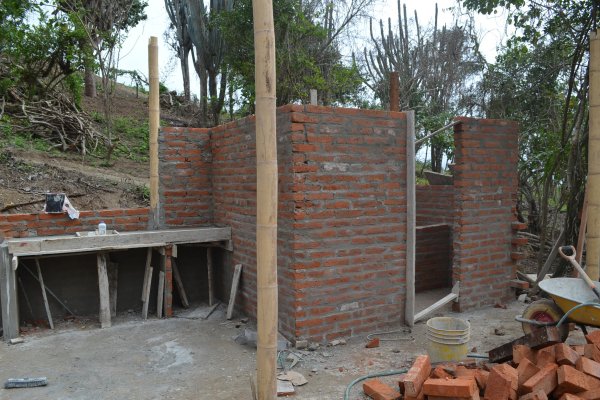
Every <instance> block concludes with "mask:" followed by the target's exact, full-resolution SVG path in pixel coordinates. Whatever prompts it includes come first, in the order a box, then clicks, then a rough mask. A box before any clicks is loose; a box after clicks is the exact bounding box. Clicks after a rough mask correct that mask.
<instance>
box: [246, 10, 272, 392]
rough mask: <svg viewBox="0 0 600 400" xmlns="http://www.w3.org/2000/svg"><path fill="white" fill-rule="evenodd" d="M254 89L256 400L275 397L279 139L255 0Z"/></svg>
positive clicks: (264, 19) (268, 46)
mask: <svg viewBox="0 0 600 400" xmlns="http://www.w3.org/2000/svg"><path fill="white" fill-rule="evenodd" d="M252 9H253V15H254V54H255V59H254V64H255V74H254V81H255V85H254V86H255V88H256V204H257V210H256V267H257V277H256V281H257V285H256V286H257V325H258V341H257V353H256V366H257V384H258V385H257V386H258V400H272V399H275V398H276V396H277V382H276V381H277V379H276V375H277V312H278V304H277V137H276V123H275V120H276V118H275V90H276V87H275V86H276V82H277V81H276V79H275V33H274V27H273V2H272V0H253V1H252Z"/></svg>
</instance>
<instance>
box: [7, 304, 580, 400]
mask: <svg viewBox="0 0 600 400" xmlns="http://www.w3.org/2000/svg"><path fill="white" fill-rule="evenodd" d="M524 307H525V305H524V304H522V303H519V302H514V303H511V304H508V305H507V308H506V309H502V308H488V309H482V310H478V311H475V312H469V313H463V314H458V313H452V312H450V311H447V310H445V311H444V312H443V315H445V316H452V317H456V318H462V319H465V320H468V321H469V322H470V324H471V339H470V342H469V348H470V349H472V351H474V352H478V353H485V352H486V351H488V350H490V349H491V348H494V347H496V346H498V345H501V344H504V343H506V342H508V341H510V340H513V339H515V338H517V337H519V336H521V335H522V331H521V327H520V324H519V323H517V322H516V321H515V320H514V317H515V315H518V314H520V313H521V312H522V310H523V309H524ZM438 315H442V314H441V313H439V314H438ZM244 321H245V320H244ZM113 322H114V323H113V326H112V327H111V328H108V329H99V328H98V323H97V321H96V320H88V321H85V320H83V321H68V322H63V323H62V324H61V325H60V326H59V328H58V329H57V330H55V331H49V330H34V331H31V332H28V333H26V334H25V335H24V338H25V342H24V343H22V344H18V345H7V344H4V343H3V344H0V365H1V366H2V367H1V368H0V382H4V381H6V379H8V378H18V377H37V376H46V377H47V378H48V386H46V387H41V388H28V389H0V399H7V400H8V399H11V400H21V399H27V400H29V399H55V400H60V399H69V400H77V399H131V400H135V399H143V400H147V399H180V400H184V399H207V400H208V399H248V400H250V399H252V395H251V389H250V383H249V382H250V376H251V375H253V374H254V373H255V352H256V350H255V349H254V348H253V347H251V346H248V345H241V344H238V343H236V341H234V338H235V337H236V336H237V335H239V334H240V333H241V332H243V331H244V329H245V328H247V327H248V325H247V324H246V323H243V322H241V319H240V318H237V319H234V320H232V321H227V320H226V319H225V316H224V306H222V305H221V306H220V307H219V308H218V309H217V311H215V312H214V313H213V314H212V315H211V316H210V318H209V319H208V320H202V319H184V318H172V319H163V320H158V319H149V320H147V321H143V320H141V318H140V316H139V315H134V314H131V313H130V314H127V313H125V314H124V315H120V316H118V317H117V318H116V320H115V321H113ZM397 329H400V330H401V332H400V333H396V334H394V335H388V336H387V337H395V338H402V339H403V340H393V341H382V342H381V346H380V347H379V348H374V349H366V348H365V343H366V338H364V337H355V338H349V339H348V340H347V343H346V344H341V345H337V346H321V347H320V348H318V349H317V350H315V351H308V350H295V349H292V351H293V352H294V353H295V354H296V355H297V356H299V357H300V359H301V361H300V362H299V363H298V364H297V365H296V366H295V367H294V368H293V370H294V371H297V372H300V373H302V374H303V375H304V376H305V377H306V378H307V380H308V383H307V384H306V385H304V386H300V387H297V388H296V391H297V392H296V394H295V395H294V396H293V397H291V398H294V399H303V400H317V399H318V400H329V399H331V400H333V399H335V400H338V399H341V398H343V393H344V391H345V390H346V387H347V385H348V384H349V383H350V382H351V381H352V380H354V379H356V378H358V377H360V376H363V375H365V374H371V373H376V372H381V371H386V370H391V369H394V370H396V369H401V368H404V367H407V366H409V365H410V363H411V361H412V360H413V359H414V357H415V356H416V355H418V354H423V353H425V352H426V345H427V342H426V339H425V330H426V327H425V324H424V323H423V322H419V323H418V324H417V325H416V326H415V327H414V328H413V329H412V332H411V331H407V328H406V327H404V326H400V325H399V326H398V327H397ZM380 337H382V338H383V337H385V336H380ZM569 342H572V343H584V339H583V336H582V335H581V332H579V331H574V332H572V333H571V335H570V337H569ZM394 378H395V377H393V376H392V377H388V378H383V380H384V381H388V383H393V382H394ZM350 399H352V400H358V399H361V400H362V399H366V397H364V395H363V394H362V390H361V385H357V386H356V387H355V388H354V389H353V390H352V392H351V396H350Z"/></svg>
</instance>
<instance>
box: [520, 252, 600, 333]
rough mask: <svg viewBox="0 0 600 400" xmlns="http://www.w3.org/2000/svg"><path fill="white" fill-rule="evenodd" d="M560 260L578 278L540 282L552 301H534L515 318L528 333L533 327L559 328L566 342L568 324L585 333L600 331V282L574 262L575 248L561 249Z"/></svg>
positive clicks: (540, 285) (552, 279) (541, 287)
mask: <svg viewBox="0 0 600 400" xmlns="http://www.w3.org/2000/svg"><path fill="white" fill-rule="evenodd" d="M558 252H559V253H560V255H561V257H562V258H564V259H565V260H567V261H569V262H570V263H571V264H572V265H573V267H575V269H576V270H577V271H578V272H579V276H580V277H579V278H551V279H546V280H543V281H541V282H540V283H539V287H540V289H542V290H543V291H544V292H546V293H547V294H548V295H550V299H541V300H537V301H534V302H533V303H531V304H530V305H529V306H527V308H526V309H525V310H524V311H523V314H522V315H520V316H517V317H516V320H517V321H519V322H521V323H522V325H523V332H525V334H528V333H530V332H531V331H532V329H533V327H534V326H549V325H551V326H556V327H557V328H558V330H559V332H560V336H561V339H562V341H563V342H564V341H565V340H566V339H567V337H568V336H569V323H575V324H577V325H578V326H579V327H580V328H581V330H582V331H583V333H584V334H587V329H586V326H592V327H596V328H600V293H599V292H598V289H597V288H598V287H600V282H597V281H592V280H591V279H590V278H589V277H588V276H587V274H586V273H585V271H584V270H583V268H581V266H580V265H579V263H578V262H577V261H576V260H575V248H574V247H573V246H563V247H560V248H559V250H558Z"/></svg>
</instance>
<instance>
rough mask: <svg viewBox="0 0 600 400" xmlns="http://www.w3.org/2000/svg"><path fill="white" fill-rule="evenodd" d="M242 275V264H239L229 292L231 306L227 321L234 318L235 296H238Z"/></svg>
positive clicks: (234, 272) (228, 308) (228, 307)
mask: <svg viewBox="0 0 600 400" xmlns="http://www.w3.org/2000/svg"><path fill="white" fill-rule="evenodd" d="M241 275H242V264H237V265H236V266H235V270H234V271H233V279H232V280H231V291H230V292H229V305H227V319H231V317H232V316H233V307H234V306H235V295H236V294H237V289H238V285H239V283H240V276H241Z"/></svg>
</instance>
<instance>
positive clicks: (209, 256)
mask: <svg viewBox="0 0 600 400" xmlns="http://www.w3.org/2000/svg"><path fill="white" fill-rule="evenodd" d="M206 268H207V269H208V305H209V306H212V305H213V304H214V295H215V294H214V288H213V259H212V250H211V248H210V247H207V248H206Z"/></svg>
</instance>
